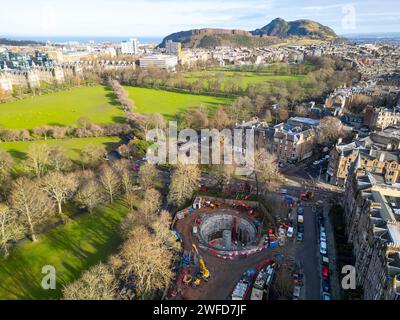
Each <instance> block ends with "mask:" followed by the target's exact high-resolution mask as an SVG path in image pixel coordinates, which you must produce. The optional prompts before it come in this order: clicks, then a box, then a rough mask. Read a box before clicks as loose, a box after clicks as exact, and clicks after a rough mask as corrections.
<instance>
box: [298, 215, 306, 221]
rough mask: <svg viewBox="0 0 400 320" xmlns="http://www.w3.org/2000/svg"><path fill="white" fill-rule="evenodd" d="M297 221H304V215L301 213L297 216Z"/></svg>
mask: <svg viewBox="0 0 400 320" xmlns="http://www.w3.org/2000/svg"><path fill="white" fill-rule="evenodd" d="M297 222H298V223H303V222H304V217H303V216H302V215H298V216H297Z"/></svg>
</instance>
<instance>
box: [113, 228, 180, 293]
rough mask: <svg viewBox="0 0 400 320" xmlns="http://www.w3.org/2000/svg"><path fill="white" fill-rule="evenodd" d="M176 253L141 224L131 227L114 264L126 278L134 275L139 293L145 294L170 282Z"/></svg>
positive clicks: (161, 288)
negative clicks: (173, 254) (173, 258)
mask: <svg viewBox="0 0 400 320" xmlns="http://www.w3.org/2000/svg"><path fill="white" fill-rule="evenodd" d="M172 257H173V256H172V253H171V252H170V251H169V250H168V249H166V248H165V247H164V246H163V245H162V243H161V241H160V240H158V239H157V238H156V237H155V236H154V235H152V234H150V232H149V231H148V230H147V229H146V228H145V227H143V226H139V227H136V228H134V229H133V230H132V231H131V233H130V237H129V239H128V240H127V241H126V242H125V243H124V244H123V246H122V249H121V252H120V254H119V255H118V257H117V258H116V259H113V264H114V266H115V267H116V268H118V270H119V272H120V274H121V276H122V278H123V279H125V280H126V281H130V280H131V279H134V281H135V287H136V290H137V293H138V294H139V295H141V296H142V298H144V297H145V296H146V295H147V296H149V295H150V294H153V293H155V292H156V291H157V290H163V289H165V288H166V287H167V286H169V284H170V281H171V278H172V271H171V264H172Z"/></svg>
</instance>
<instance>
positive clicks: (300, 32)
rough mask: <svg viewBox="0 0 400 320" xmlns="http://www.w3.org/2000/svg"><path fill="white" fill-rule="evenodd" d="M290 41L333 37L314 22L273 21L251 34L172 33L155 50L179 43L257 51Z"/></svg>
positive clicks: (232, 31)
mask: <svg viewBox="0 0 400 320" xmlns="http://www.w3.org/2000/svg"><path fill="white" fill-rule="evenodd" d="M291 37H302V38H312V39H321V40H331V39H333V38H336V34H335V32H334V31H333V30H332V29H331V28H329V27H326V26H323V25H321V24H320V23H318V22H315V21H311V20H297V21H291V22H287V21H285V20H283V19H280V18H277V19H274V20H273V21H271V23H269V24H268V25H266V26H264V27H262V28H261V29H256V30H254V31H245V30H238V29H215V28H204V29H193V30H187V31H181V32H176V33H173V34H170V35H169V36H167V37H165V38H164V39H163V41H162V43H161V44H160V45H159V47H160V48H164V47H165V43H166V42H167V41H168V40H172V41H174V42H181V43H182V46H183V47H185V48H212V47H217V46H232V47H257V46H268V45H272V44H277V43H279V42H282V39H283V38H285V39H287V38H291Z"/></svg>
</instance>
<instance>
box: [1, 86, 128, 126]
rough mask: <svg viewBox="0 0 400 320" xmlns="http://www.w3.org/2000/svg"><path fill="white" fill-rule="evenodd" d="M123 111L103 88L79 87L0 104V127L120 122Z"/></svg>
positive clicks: (110, 93)
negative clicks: (78, 121)
mask: <svg viewBox="0 0 400 320" xmlns="http://www.w3.org/2000/svg"><path fill="white" fill-rule="evenodd" d="M123 116H124V111H123V110H122V108H121V106H119V105H118V104H116V103H115V102H114V100H113V94H112V92H111V91H109V90H107V89H106V88H105V87H102V86H96V87H81V88H76V89H72V90H68V91H63V92H55V93H49V94H45V95H42V96H36V97H31V98H27V99H23V100H19V101H11V102H8V103H4V104H0V126H1V127H3V128H8V129H33V128H36V127H40V126H43V125H57V126H65V125H76V124H77V120H78V119H79V118H80V117H87V118H89V119H90V120H91V121H92V122H93V123H98V124H107V123H114V122H121V121H123Z"/></svg>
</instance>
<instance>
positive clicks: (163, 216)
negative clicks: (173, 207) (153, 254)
mask: <svg viewBox="0 0 400 320" xmlns="http://www.w3.org/2000/svg"><path fill="white" fill-rule="evenodd" d="M171 223H172V219H171V214H170V213H169V212H168V211H166V210H161V212H160V215H159V216H157V217H156V219H155V220H154V222H153V223H152V224H151V228H152V229H153V231H154V234H155V236H156V237H157V238H158V240H160V241H161V243H162V244H163V245H164V246H165V247H166V248H168V249H169V250H171V251H172V252H173V253H174V254H176V253H177V252H178V251H179V250H180V248H181V246H180V243H179V242H177V239H176V235H175V233H174V232H173V231H172V230H171Z"/></svg>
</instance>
